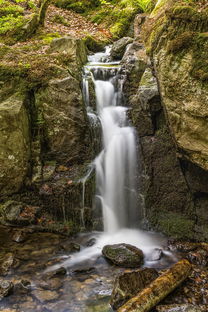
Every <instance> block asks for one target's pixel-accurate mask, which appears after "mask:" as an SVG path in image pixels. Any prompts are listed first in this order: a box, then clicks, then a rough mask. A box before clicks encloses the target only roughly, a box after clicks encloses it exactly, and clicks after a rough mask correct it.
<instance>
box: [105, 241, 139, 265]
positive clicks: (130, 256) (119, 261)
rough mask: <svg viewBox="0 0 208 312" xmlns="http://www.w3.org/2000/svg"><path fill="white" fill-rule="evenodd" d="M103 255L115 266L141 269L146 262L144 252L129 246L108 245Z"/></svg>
mask: <svg viewBox="0 0 208 312" xmlns="http://www.w3.org/2000/svg"><path fill="white" fill-rule="evenodd" d="M102 253H103V255H104V256H105V257H106V258H107V259H108V260H110V261H111V262H112V263H114V264H115V265H118V266H121V267H126V268H137V267H140V266H141V265H142V264H143V260H144V255H143V252H142V250H141V249H139V248H136V247H135V246H132V245H129V244H115V245H106V246H104V247H103V250H102Z"/></svg>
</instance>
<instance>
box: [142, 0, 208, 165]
mask: <svg viewBox="0 0 208 312" xmlns="http://www.w3.org/2000/svg"><path fill="white" fill-rule="evenodd" d="M180 4H181V5H180V6H179V5H177V4H176V3H175V2H173V1H165V5H164V4H163V5H162V4H161V7H160V6H159V7H158V9H157V10H156V11H155V12H154V14H152V16H151V18H150V20H149V21H148V22H147V23H146V25H145V27H144V34H145V36H144V38H145V41H146V45H147V47H148V50H149V52H150V55H151V56H152V57H153V59H154V63H155V68H156V74H157V77H158V81H159V84H160V91H161V96H162V101H163V105H164V107H165V111H166V114H167V118H168V121H169V125H170V128H171V132H172V135H173V137H174V139H175V140H176V143H177V145H178V147H179V148H180V152H181V154H182V155H183V157H185V158H187V159H189V160H191V161H192V162H193V163H196V164H197V165H199V166H201V167H202V168H204V169H206V170H208V133H207V127H206V123H207V121H206V120H207V116H208V115H207V96H208V65H207V64H208V63H207V51H208V50H207V48H208V37H207V34H206V32H207V30H208V13H207V10H201V11H199V10H198V7H197V6H198V4H197V3H195V4H193V3H190V5H187V2H185V1H181V3H180ZM156 8H157V7H156ZM158 18H159V21H160V22H159V23H158ZM147 36H148V37H147Z"/></svg>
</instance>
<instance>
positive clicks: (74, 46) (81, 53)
mask: <svg viewBox="0 0 208 312" xmlns="http://www.w3.org/2000/svg"><path fill="white" fill-rule="evenodd" d="M50 52H52V53H54V52H59V53H61V52H62V53H63V52H65V53H67V54H69V55H70V56H71V57H72V59H73V60H74V61H76V62H77V61H78V63H79V64H80V65H84V64H85V63H86V62H87V51H86V47H85V44H84V42H83V40H81V39H75V38H71V37H62V38H57V39H54V40H53V41H52V42H51V46H50Z"/></svg>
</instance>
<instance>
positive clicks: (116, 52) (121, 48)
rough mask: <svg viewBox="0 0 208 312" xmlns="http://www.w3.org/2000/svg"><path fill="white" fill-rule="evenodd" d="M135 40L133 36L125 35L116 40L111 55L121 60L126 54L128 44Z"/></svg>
mask: <svg viewBox="0 0 208 312" xmlns="http://www.w3.org/2000/svg"><path fill="white" fill-rule="evenodd" d="M133 41H134V39H133V38H131V37H123V38H121V39H120V40H118V41H116V42H114V44H113V46H112V50H111V57H112V58H113V59H114V60H121V59H122V57H123V55H124V52H125V49H126V46H127V45H128V44H130V43H132V42H133Z"/></svg>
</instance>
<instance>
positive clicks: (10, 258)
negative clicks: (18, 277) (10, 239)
mask: <svg viewBox="0 0 208 312" xmlns="http://www.w3.org/2000/svg"><path fill="white" fill-rule="evenodd" d="M18 265H19V261H18V260H17V259H15V257H14V255H13V254H12V253H7V254H6V255H4V256H3V258H2V259H1V261H0V274H1V275H7V274H8V272H9V270H10V269H11V268H12V267H17V266H18Z"/></svg>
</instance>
